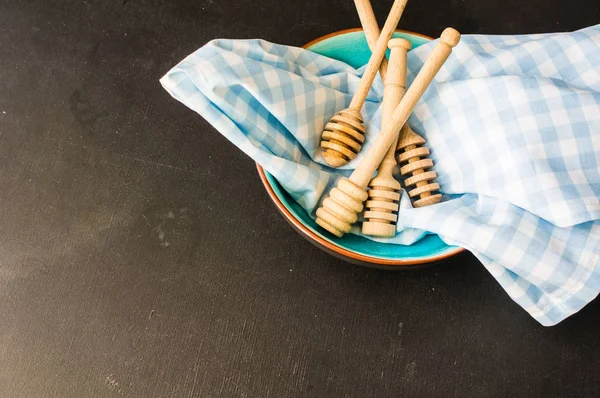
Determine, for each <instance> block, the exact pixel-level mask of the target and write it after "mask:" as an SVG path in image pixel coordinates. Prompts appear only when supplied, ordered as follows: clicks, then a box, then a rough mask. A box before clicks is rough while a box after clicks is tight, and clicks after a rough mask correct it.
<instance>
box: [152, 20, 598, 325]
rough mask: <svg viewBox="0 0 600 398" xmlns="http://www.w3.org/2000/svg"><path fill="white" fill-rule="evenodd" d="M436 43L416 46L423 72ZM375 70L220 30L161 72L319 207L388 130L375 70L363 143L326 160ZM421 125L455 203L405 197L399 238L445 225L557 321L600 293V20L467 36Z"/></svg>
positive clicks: (308, 205) (177, 92) (413, 61)
mask: <svg viewBox="0 0 600 398" xmlns="http://www.w3.org/2000/svg"><path fill="white" fill-rule="evenodd" d="M433 45H434V43H430V44H426V45H423V46H421V47H419V48H417V49H415V50H413V51H411V52H410V53H409V58H408V69H409V73H408V82H409V83H411V82H412V80H413V79H414V76H415V75H416V73H417V72H418V71H419V69H420V67H421V66H422V64H423V61H424V59H425V58H426V57H427V55H428V54H429V53H430V51H431V49H432V46H433ZM362 71H363V69H359V70H356V69H354V68H351V67H350V66H348V65H346V64H344V63H342V62H339V61H335V60H332V59H329V58H326V57H323V56H319V55H317V54H314V53H312V52H310V51H307V50H303V49H300V48H294V47H288V46H281V45H277V44H272V43H268V42H265V41H261V40H215V41H212V42H210V43H208V44H207V45H205V46H204V47H202V48H201V49H199V50H198V51H196V52H195V53H193V54H191V55H190V56H188V57H187V58H186V59H185V60H183V61H182V62H181V63H179V64H178V65H177V66H175V67H174V68H173V69H172V70H171V71H169V72H168V73H167V74H166V75H165V76H164V77H163V78H162V79H161V83H162V84H163V86H164V87H165V89H166V90H167V91H168V92H169V93H170V94H171V95H172V96H173V97H175V98H176V99H178V100H179V101H181V102H182V103H184V104H185V105H187V106H188V107H190V108H191V109H193V110H195V111H196V112H198V113H200V114H201V115H202V116H203V117H204V118H205V119H206V120H208V121H209V122H210V123H211V124H212V125H213V126H214V127H215V128H216V129H217V130H218V131H219V132H220V133H221V134H223V135H224V136H226V137H227V138H228V139H229V140H230V141H232V142H233V143H234V144H235V145H237V146H238V147H239V148H240V149H241V150H242V151H244V152H245V153H247V154H248V155H249V156H251V157H252V158H253V159H254V160H256V161H257V162H258V163H260V164H261V165H262V166H263V167H264V168H265V169H266V170H267V171H269V172H270V173H271V174H273V175H274V176H275V177H276V178H277V179H278V180H279V181H280V183H281V184H282V186H283V187H284V188H285V189H286V190H287V191H288V192H289V193H290V194H291V195H292V197H293V198H294V199H295V200H296V201H297V202H298V203H299V204H300V205H301V206H303V207H304V208H305V209H306V210H307V211H308V212H309V214H311V215H314V211H315V209H316V207H318V204H319V201H320V200H321V199H322V197H323V195H324V194H325V193H327V191H328V190H329V188H330V187H331V186H332V185H333V184H334V183H335V181H336V179H337V178H338V177H339V176H340V175H345V176H347V175H349V173H350V172H351V170H352V169H353V168H354V167H355V166H356V164H358V162H360V159H361V158H362V156H363V155H364V153H366V152H367V151H368V148H369V146H370V144H371V143H372V142H373V137H374V136H375V135H376V134H378V132H379V127H380V126H379V123H380V117H381V114H380V112H381V109H380V104H381V96H382V92H383V89H382V84H381V80H380V79H379V78H377V79H376V80H375V82H374V84H373V87H372V88H371V91H370V93H369V96H368V98H367V101H366V103H365V106H364V107H363V109H362V113H363V115H364V117H365V120H366V124H367V132H366V144H365V148H364V149H363V151H362V152H361V153H360V154H359V156H358V157H357V159H356V160H354V161H352V162H350V163H349V164H348V165H346V166H345V167H344V169H343V170H340V169H337V170H334V169H331V168H329V167H327V166H326V165H325V162H324V161H323V158H322V157H321V154H320V150H319V137H320V133H321V131H322V129H323V127H324V125H325V123H327V121H328V120H329V118H330V117H331V116H332V115H333V114H334V113H335V112H336V111H338V110H340V109H343V108H345V107H347V106H348V105H349V103H350V100H351V95H352V93H353V92H354V90H355V89H356V87H357V84H358V82H359V78H360V76H361V73H362ZM409 123H410V125H411V127H412V128H413V130H415V131H416V132H417V133H419V134H421V135H423V136H424V137H425V138H426V139H427V141H428V143H427V145H428V147H429V148H430V149H431V157H432V160H433V161H434V164H435V168H434V169H435V171H436V172H437V173H438V179H437V181H438V182H439V183H440V185H441V187H442V190H443V193H444V194H445V200H444V201H443V202H442V203H439V204H437V205H434V206H429V207H424V208H419V209H413V208H412V206H411V205H410V200H409V199H408V198H407V195H406V193H403V199H402V202H401V207H402V209H401V212H400V215H399V221H398V231H399V233H398V235H396V237H394V238H392V239H389V240H386V241H387V242H389V243H391V244H410V243H412V242H414V241H415V240H417V239H420V238H421V237H422V236H423V235H424V234H426V233H437V234H438V235H440V236H441V237H442V239H444V240H445V241H446V242H447V243H449V244H454V245H459V246H463V247H465V248H467V249H469V250H470V251H471V252H473V253H474V254H475V255H476V256H477V257H478V258H479V259H480V260H481V262H482V263H483V264H484V265H485V266H486V268H487V269H488V270H489V271H490V272H491V273H492V275H494V277H495V278H496V279H497V280H498V281H499V282H500V284H501V285H502V286H503V287H504V289H505V290H506V291H507V293H508V294H509V295H510V296H511V297H512V298H513V299H514V300H515V301H516V302H517V303H519V304H520V305H521V306H522V307H523V308H524V309H525V310H527V311H528V312H529V313H530V314H531V315H532V316H533V317H534V318H535V319H537V320H538V321H539V322H540V323H542V324H544V325H553V324H555V323H558V322H560V321H561V320H563V319H564V318H566V317H568V316H569V315H571V314H573V313H574V312H577V311H578V310H579V309H581V308H582V307H583V306H584V305H585V304H587V303H588V302H589V301H590V300H592V299H593V298H594V297H595V296H596V295H597V294H598V292H599V291H600V261H599V260H600V259H599V258H598V256H599V255H600V221H597V220H599V219H600V201H599V198H600V172H599V168H598V163H599V162H600V26H595V27H591V28H587V29H583V30H580V31H577V32H573V33H561V34H548V35H527V36H479V35H466V36H463V39H462V41H461V43H460V44H459V45H458V46H457V47H456V48H455V50H454V52H453V55H452V56H451V57H450V58H449V60H448V61H447V62H446V64H445V65H444V67H443V68H442V70H441V71H440V73H439V74H438V75H437V76H436V79H435V80H434V83H433V84H432V85H431V87H430V88H429V89H428V90H427V91H426V92H425V95H424V96H423V98H422V100H421V101H420V102H419V104H418V105H417V107H416V108H415V111H414V112H413V115H412V116H411V118H410V119H409ZM353 233H356V234H359V233H360V230H359V228H355V229H354V230H353Z"/></svg>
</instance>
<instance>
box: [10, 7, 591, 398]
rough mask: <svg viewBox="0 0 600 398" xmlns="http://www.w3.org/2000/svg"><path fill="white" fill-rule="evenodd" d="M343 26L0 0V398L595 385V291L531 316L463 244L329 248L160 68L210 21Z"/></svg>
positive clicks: (408, 392) (254, 27)
mask: <svg viewBox="0 0 600 398" xmlns="http://www.w3.org/2000/svg"><path fill="white" fill-rule="evenodd" d="M390 6H391V1H389V0H387V1H374V8H375V10H376V13H377V15H378V18H379V21H380V23H383V20H384V19H385V14H386V13H387V10H388V9H389V7H390ZM597 23H600V5H599V3H598V1H597V0H589V1H586V0H573V1H570V2H562V1H561V2H559V1H549V0H530V1H528V2H516V1H514V2H502V1H492V0H485V1H483V0H464V1H461V0H450V1H441V0H438V1H427V0H426V1H422V0H410V1H409V4H408V7H407V9H406V12H405V14H404V17H403V19H402V21H401V27H403V28H405V29H408V30H413V31H417V32H422V33H424V34H427V35H430V36H437V35H438V34H439V33H440V32H441V31H442V29H443V28H444V27H446V26H454V27H456V28H457V29H459V30H460V31H461V32H463V33H494V34H515V33H533V32H555V31H565V30H575V29H578V28H582V27H585V26H589V25H593V24H597ZM358 25H359V22H358V18H357V16H356V15H355V10H354V6H353V3H352V1H350V0H343V1H341V0H335V1H334V0H331V1H326V0H310V1H288V2H284V1H275V0H257V1H240V0H226V1H225V0H218V1H217V0H203V1H192V0H188V1H159V0H155V1H141V0H110V1H108V0H106V1H100V0H85V1H84V0H82V1H57V0H44V1H42V0H39V1H31V0H29V1H27V0H21V1H19V0H0V187H1V189H0V396H6V397H16V396H23V397H37V396H58V397H92V396H135V397H148V396H156V397H163V396H199V397H213V396H222V397H295V396H311V397H342V396H348V397H366V396H378V397H392V396H406V397H413V396H422V397H436V396H439V397H447V396H459V397H463V396H497V397H507V396H555V395H560V396H582V397H585V396H594V395H596V396H597V395H598V393H599V390H600V363H599V362H598V358H597V356H598V355H597V353H598V350H599V349H600V337H599V336H600V316H599V311H598V310H599V309H600V304H599V303H598V301H595V302H593V303H591V304H590V305H588V306H587V308H585V309H584V310H583V311H581V312H580V313H579V314H576V315H575V316H573V317H571V318H570V319H568V320H566V321H565V322H563V323H561V324H560V325H558V326H556V327H552V328H544V327H542V326H540V325H539V324H537V323H536V322H535V321H534V320H533V319H531V318H530V317H529V315H527V314H526V313H525V312H524V311H523V310H521V309H520V307H518V306H517V305H516V304H515V303H513V302H512V301H511V299H510V298H509V297H508V296H507V295H506V293H505V292H504V291H503V290H502V289H501V288H500V287H499V285H498V284H497V283H496V282H495V281H494V279H493V278H492V277H491V276H490V275H489V274H488V272H487V271H486V270H485V269H484V268H483V267H482V266H481V265H480V264H479V263H478V262H477V260H475V259H474V258H473V257H472V256H471V255H470V254H464V255H461V256H459V257H456V258H454V259H452V260H451V261H448V262H446V263H444V264H442V265H441V266H438V267H435V268H430V269H426V270H421V271H411V272H406V273H387V272H381V271H374V270H368V269H363V268H358V267H355V266H349V265H347V264H345V263H343V262H341V261H339V260H337V259H334V258H332V257H330V256H328V255H327V254H325V253H323V252H321V251H319V250H318V249H316V248H315V247H313V246H312V245H310V244H309V243H308V242H306V241H304V240H303V239H302V238H301V237H300V236H299V235H298V234H296V233H295V232H294V231H293V230H292V229H291V227H289V226H288V225H287V224H286V222H285V221H284V220H283V218H282V217H281V216H280V215H279V214H278V213H277V211H276V209H275V208H274V206H273V205H272V203H271V202H270V200H269V199H268V197H267V194H266V193H265V191H264V189H263V187H262V185H261V183H260V181H259V179H258V176H257V174H256V169H255V168H254V164H253V162H252V161H251V160H250V159H249V158H248V157H246V156H245V155H243V154H241V153H240V152H239V151H238V150H237V149H236V148H235V147H234V146H233V145H231V144H230V143H229V142H227V141H226V140H225V139H224V138H223V137H221V136H220V135H219V134H217V133H216V132H215V131H214V130H213V129H212V128H211V127H210V126H209V125H208V124H207V123H206V122H205V121H204V120H203V119H202V118H201V117H199V116H198V115H196V114H195V113H193V112H192V111H190V110H188V109H187V108H185V107H184V106H183V105H181V104H179V103H178V102H176V101H175V100H173V99H171V98H170V97H169V95H168V94H167V93H166V92H165V91H164V90H163V89H162V88H161V86H160V85H159V82H158V79H159V78H160V77H161V76H162V75H163V74H164V73H165V72H166V71H167V70H169V68H170V67H172V66H173V65H175V64H176V63H177V62H178V61H180V60H181V59H182V58H184V57H185V56H186V55H188V54H189V53H191V52H192V51H194V50H195V49H197V48H198V47H200V46H202V45H203V44H205V43H206V42H207V41H209V40H211V39H213V38H217V37H227V38H257V37H260V38H264V39H266V40H270V41H275V42H278V43H284V44H291V45H302V44H303V43H306V42H308V41H310V40H311V39H314V38H316V37H319V36H322V35H324V34H327V33H330V32H333V31H336V30H340V29H345V28H352V27H357V26H358Z"/></svg>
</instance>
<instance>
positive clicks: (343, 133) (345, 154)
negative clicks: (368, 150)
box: [321, 108, 365, 167]
mask: <svg viewBox="0 0 600 398" xmlns="http://www.w3.org/2000/svg"><path fill="white" fill-rule="evenodd" d="M362 123H363V119H362V116H361V115H360V111H359V110H357V109H352V108H348V109H343V110H341V111H339V112H338V113H336V114H335V115H333V117H332V118H331V120H330V121H329V123H327V124H326V125H325V129H324V130H323V133H322V134H321V148H322V149H323V158H324V159H325V162H327V164H328V165H329V166H331V167H340V166H343V165H345V164H347V163H348V162H349V161H350V160H352V159H354V158H355V157H356V154H357V153H358V152H359V151H360V150H361V148H362V144H363V142H365V137H364V134H365V127H364V126H363V124H362Z"/></svg>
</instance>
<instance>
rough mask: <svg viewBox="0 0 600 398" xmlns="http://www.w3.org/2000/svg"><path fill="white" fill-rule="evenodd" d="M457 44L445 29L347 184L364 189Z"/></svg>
mask: <svg viewBox="0 0 600 398" xmlns="http://www.w3.org/2000/svg"><path fill="white" fill-rule="evenodd" d="M459 41H460V33H458V31H456V30H454V29H452V28H446V29H445V30H444V32H442V35H441V37H440V40H439V41H438V43H437V44H436V45H435V47H434V48H433V51H432V52H431V54H430V55H429V57H428V58H427V61H425V64H424V65H423V67H422V68H421V70H420V71H419V74H418V75H417V77H416V78H415V80H414V81H413V84H412V85H411V86H410V88H409V89H408V90H407V91H406V93H405V94H404V97H403V98H402V101H400V103H399V104H398V106H397V107H396V109H394V112H393V114H392V120H391V122H390V123H389V124H387V125H386V126H384V128H383V129H382V130H381V133H379V135H378V136H377V138H376V139H375V142H374V143H373V146H372V147H371V149H369V151H368V152H367V154H366V155H365V157H364V158H363V160H362V161H361V162H360V164H359V165H358V166H357V167H356V169H355V170H354V172H353V173H352V174H351V175H350V178H349V179H350V181H352V182H353V183H354V184H356V185H357V186H359V187H366V186H367V184H368V182H369V180H370V179H371V177H372V176H373V173H374V172H375V170H377V167H378V166H379V164H380V163H381V160H382V159H383V157H384V156H385V154H386V153H387V151H388V149H389V148H390V146H391V145H392V143H393V142H394V140H396V139H397V137H398V132H399V131H400V128H401V127H402V126H403V125H404V123H406V121H407V120H408V117H409V116H410V113H411V112H412V110H413V109H414V107H415V106H416V105H417V103H418V102H419V99H421V96H423V93H424V92H425V90H426V89H427V87H428V86H429V84H431V82H432V80H433V78H434V77H435V75H436V73H437V72H438V71H439V70H440V68H441V67H442V65H443V64H444V62H445V61H446V59H448V57H449V56H450V53H451V52H452V48H453V47H454V46H456V45H457V44H458V42H459Z"/></svg>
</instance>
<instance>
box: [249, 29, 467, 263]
mask: <svg viewBox="0 0 600 398" xmlns="http://www.w3.org/2000/svg"><path fill="white" fill-rule="evenodd" d="M394 37H403V38H405V39H407V40H409V41H410V42H411V43H412V45H413V48H415V47H418V46H420V45H422V44H424V43H426V42H428V41H430V40H432V39H431V38H430V37H427V36H423V35H420V34H418V33H413V32H407V31H400V30H399V31H397V32H396V33H395V34H394ZM304 48H307V49H309V50H311V51H314V52H316V53H318V54H322V55H325V56H328V57H331V58H335V59H338V60H340V61H344V62H346V63H347V64H349V65H351V66H353V67H360V66H362V65H364V64H366V63H367V62H368V60H369V57H370V55H371V52H370V50H369V47H368V45H367V42H366V39H365V36H364V33H363V31H362V29H349V30H343V31H339V32H334V33H331V34H329V35H326V36H323V37H320V38H318V39H316V40H313V41H311V42H310V43H308V44H306V45H305V46H304ZM256 167H257V169H258V174H259V176H260V178H261V181H262V182H263V184H264V186H265V188H266V190H267V193H268V194H269V197H270V198H271V199H272V200H273V203H274V204H275V206H276V207H277V209H278V210H279V212H280V213H281V214H282V215H283V216H284V218H285V219H286V220H287V221H288V222H289V223H290V224H291V225H292V227H294V229H295V230H296V231H298V232H299V233H300V234H301V235H302V236H303V237H305V238H306V239H308V240H309V241H310V242H311V243H313V244H314V245H316V246H317V247H319V248H320V249H322V250H325V251H326V252H328V253H330V254H332V255H334V256H336V257H338V258H341V259H343V260H345V261H348V262H351V263H354V264H359V265H363V266H367V267H373V268H383V269H389V270H402V269H410V268H415V267H422V266H424V265H430V264H433V263H436V262H439V261H441V260H445V259H447V258H449V257H451V256H454V255H456V254H458V253H460V252H462V251H463V250H464V249H462V248H459V247H455V246H448V245H446V244H445V243H444V242H443V241H442V240H441V239H440V238H439V237H438V236H437V235H428V236H426V237H425V238H423V239H421V240H419V241H418V242H415V243H414V244H413V245H410V246H402V245H392V244H386V243H378V242H374V241H372V240H369V239H366V238H363V237H359V236H356V235H351V234H347V235H345V236H344V237H343V238H337V237H335V236H333V235H331V234H330V233H328V232H327V231H325V230H323V229H322V228H320V227H319V226H318V225H317V224H316V223H315V221H314V220H313V219H312V218H310V217H309V215H308V213H307V212H306V211H305V210H304V209H303V208H302V207H300V205H298V204H297V203H296V202H295V201H294V200H293V199H292V198H291V196H290V195H289V194H288V193H287V192H286V191H285V190H284V189H283V188H282V187H281V185H280V184H279V182H277V180H276V179H275V178H274V177H273V176H272V175H270V174H269V173H267V172H266V171H265V170H264V169H263V168H262V167H261V166H260V165H258V164H257V165H256Z"/></svg>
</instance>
